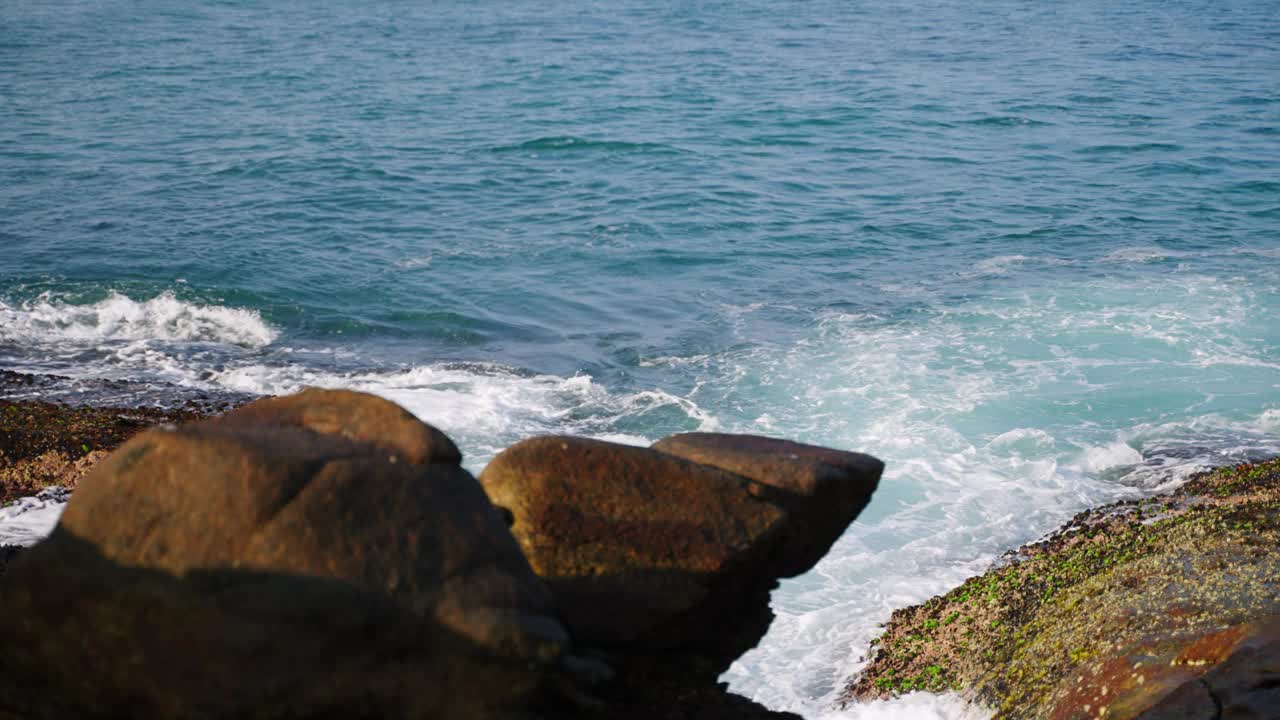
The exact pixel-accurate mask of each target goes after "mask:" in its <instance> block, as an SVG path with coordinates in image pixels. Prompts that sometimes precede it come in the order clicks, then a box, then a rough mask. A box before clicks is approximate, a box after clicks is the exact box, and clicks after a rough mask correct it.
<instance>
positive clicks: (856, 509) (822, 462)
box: [653, 432, 884, 576]
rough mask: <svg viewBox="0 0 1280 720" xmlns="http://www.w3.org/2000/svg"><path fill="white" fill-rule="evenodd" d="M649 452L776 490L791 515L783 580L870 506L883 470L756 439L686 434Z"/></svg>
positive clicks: (870, 460) (825, 451)
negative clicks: (666, 455)
mask: <svg viewBox="0 0 1280 720" xmlns="http://www.w3.org/2000/svg"><path fill="white" fill-rule="evenodd" d="M653 449H654V450H659V451H661V452H664V453H667V454H669V455H675V456H676V457H681V458H684V459H686V460H692V461H694V462H697V463H702V464H703V465H711V466H713V467H718V468H721V469H723V470H728V471H729V472H732V473H736V474H738V475H741V476H743V477H746V478H750V479H751V480H754V481H756V482H758V483H762V484H764V485H767V486H769V487H772V488H776V489H777V490H780V491H781V492H776V493H773V494H772V495H771V496H770V499H771V500H773V501H774V502H776V503H778V504H779V505H781V506H782V507H784V508H786V509H787V512H788V514H789V516H790V517H789V520H788V523H787V529H786V538H787V542H786V544H785V545H784V547H783V548H782V551H781V553H780V561H781V563H782V564H781V565H780V566H779V572H781V574H783V575H784V576H790V575H798V574H800V573H802V572H805V571H807V570H808V569H809V568H811V567H813V566H814V564H816V563H817V562H818V561H819V560H821V559H822V558H823V556H825V555H826V554H827V551H828V550H830V549H831V545H832V544H833V543H835V541H836V540H838V539H839V538H840V536H841V534H843V533H844V530H845V528H847V527H848V526H849V523H851V522H853V520H854V518H856V517H858V513H860V512H862V509H863V508H865V507H866V506H867V503H868V502H870V500H871V494H872V493H873V492H875V489H876V486H877V485H878V484H879V482H880V474H881V473H882V472H883V471H884V463H883V462H881V461H880V460H878V459H876V458H874V457H871V456H870V455H864V454H862V453H855V452H846V451H844V450H835V449H833V448H827V447H820V446H817V445H806V444H804V443H798V442H792V441H790V440H781V439H777V438H769V437H761V436H759V435H731V434H727V433H704V432H695V433H684V434H680V435H672V436H671V437H668V438H664V439H662V440H659V441H658V442H656V443H654V444H653Z"/></svg>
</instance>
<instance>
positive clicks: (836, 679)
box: [0, 0, 1280, 717]
mask: <svg viewBox="0 0 1280 720" xmlns="http://www.w3.org/2000/svg"><path fill="white" fill-rule="evenodd" d="M881 5H882V4H870V3H860V2H838V3H837V2H822V1H815V2H804V3H764V2H733V3H698V4H693V3H642V2H634V3H633V2H621V1H619V2H597V3H586V2H580V3H556V2H551V3H548V2H538V3H525V2H494V3H486V4H483V5H482V6H481V7H476V6H474V5H472V4H463V3H430V4H416V3H398V2H397V3H384V4H377V5H374V6H366V5H365V4H353V3H314V2H283V1H282V2H266V3H257V2H235V1H226V2H192V3H174V2H141V3H97V2H95V3H90V2H74V1H70V0H68V1H66V2H47V3H6V4H4V5H2V6H0V367H4V368H10V369H25V370H38V371H45V372H56V373H62V374H67V375H72V376H77V377H96V378H102V377H106V378H122V379H132V380H144V381H152V380H154V381H164V382H169V383H177V384H179V385H183V386H189V387H195V388H200V389H204V390H215V391H216V390H232V391H248V392H282V391H288V390H292V389H296V388H298V387H301V386H302V385H305V384H319V385H326V386H348V387H357V388H362V389H366V390H370V391H373V392H378V393H380V394H383V395H386V396H388V397H391V398H393V399H396V400H398V401H400V402H402V403H404V404H405V405H406V406H407V407H409V408H410V409H412V410H413V411H414V412H416V413H418V414H419V415H421V416H422V417H424V418H426V419H428V420H430V421H432V422H434V423H437V424H439V425H440V426H441V427H442V428H444V429H446V430H447V431H448V432H450V433H451V434H452V435H454V436H455V437H456V438H458V439H459V441H460V444H461V445H462V447H463V450H464V452H466V453H467V455H468V463H469V465H470V466H471V467H473V468H476V469H478V468H480V467H482V466H483V464H484V462H485V461H486V460H487V459H488V458H489V457H491V456H492V454H493V453H494V452H496V451H497V450H498V449H500V448H501V447H503V446H505V445H506V444H509V443H510V442H512V441H513V440H515V439H518V438H520V437H525V436H528V435H531V434H536V433H543V432H575V433H582V434H588V435H592V436H596V437H606V438H612V439H616V440H621V441H628V442H644V441H648V440H652V439H655V438H657V437H661V436H662V435H665V434H668V433H672V432H678V431H686V430H694V429H699V428H701V429H722V430H733V431H746V432H759V433H767V434H775V435H782V436H787V437H793V438H798V439H801V440H807V441H810V442H820V443H826V444H832V445H836V446H840V447H847V448H852V449H858V450H864V451H868V452H872V453H875V454H877V455H879V456H881V457H883V458H884V459H885V460H886V461H888V467H889V470H888V472H887V475H886V481H885V483H884V485H883V488H882V490H881V491H880V493H879V495H878V496H877V498H876V500H875V501H874V502H873V504H872V505H871V506H870V508H869V509H868V510H867V512H866V513H865V514H864V516H863V517H862V518H861V519H860V520H859V521H858V523H857V524H855V526H854V527H853V528H852V529H851V530H850V532H849V533H848V534H847V535H846V536H845V538H844V539H842V540H841V542H840V543H839V544H838V545H837V546H836V548H835V549H834V551H833V553H832V555H831V556H830V557H829V558H828V559H827V560H826V561H824V563H823V564H822V565H821V566H820V567H819V568H818V569H817V570H816V571H815V572H813V573H811V574H810V575H808V576H806V577H804V578H800V579H798V580H795V581H790V582H788V583H786V584H784V586H783V588H782V589H781V590H780V591H779V592H778V593H777V594H776V595H775V609H776V611H777V612H778V615H779V618H778V621H777V622H776V623H775V625H774V628H773V630H772V631H771V633H770V635H769V637H768V638H766V640H765V642H764V643H763V644H762V646H761V648H759V649H757V650H756V651H753V652H752V653H749V654H748V655H747V656H746V657H744V658H743V659H742V660H741V661H740V662H739V663H738V664H737V665H735V667H734V668H733V669H732V670H731V671H730V672H729V674H728V676H727V678H726V679H728V680H729V681H730V682H731V684H732V686H733V688H734V689H735V690H737V691H739V692H742V693H744V694H747V695H750V696H753V697H757V698H759V699H760V700H761V701H763V702H765V703H767V704H769V705H770V706H773V707H777V708H784V709H794V710H797V711H800V712H802V713H804V714H805V715H807V716H809V717H817V716H820V715H824V714H826V713H828V712H831V700H832V698H833V696H834V693H835V692H836V691H837V690H838V688H839V685H840V683H841V682H842V680H843V679H844V678H845V677H846V676H847V675H848V674H849V673H850V672H852V671H854V670H856V669H857V667H858V666H859V664H860V657H861V656H862V654H863V653H865V652H866V649H867V647H868V643H869V641H870V639H871V638H872V637H873V636H874V634H875V631H876V624H877V623H878V622H881V621H883V620H884V619H885V618H886V617H887V616H888V613H889V612H890V611H891V610H892V609H893V608H894V607H898V606H901V605H904V604H907V603H910V602H913V601H916V600H919V599H922V598H924V597H927V596H928V595H930V594H932V593H934V592H937V591H939V590H942V589H945V588H946V587H948V586H949V585H950V584H953V583H955V582H957V581H958V580H960V579H962V578H963V577H965V576H966V575H968V574H972V573H975V572H979V571H981V570H982V569H983V568H984V567H985V565H986V564H987V563H989V562H990V561H991V560H992V559H993V558H994V557H995V556H997V555H998V554H999V553H1000V552H1001V551H1003V550H1004V549H1006V548H1008V547H1010V546H1013V545H1016V544H1018V543H1020V542H1023V541H1026V540H1029V539H1032V538H1034V537H1036V536H1037V535H1039V534H1040V533H1042V532H1044V531H1046V530H1048V529H1051V528H1052V527H1053V526H1055V525H1056V524H1057V523H1058V522H1061V521H1062V520H1063V519H1064V518H1066V517H1068V516H1069V515H1070V514H1072V513H1073V512H1075V511H1077V510H1079V509H1081V508H1082V507H1085V506H1087V505H1090V504H1095V503H1099V502H1103V501H1107V500H1111V499H1114V498H1118V497H1129V496H1133V495H1136V494H1140V493H1144V492H1151V491H1152V490H1153V489H1156V488H1159V487H1162V486H1167V485H1169V484H1170V483H1173V482H1176V481H1177V480H1178V479H1179V478H1181V477H1184V476H1185V474H1186V473H1187V472H1189V471H1190V470H1192V469H1194V468H1196V467H1202V466H1204V465H1206V464H1210V463H1218V462H1225V461H1232V460H1240V459H1245V458H1248V457H1257V456H1261V455H1266V454H1275V453H1278V452H1280V439H1278V438H1280V322H1277V321H1276V318H1277V313H1278V312H1280V13H1277V12H1276V8H1275V5H1274V3H1271V2H1261V1H1257V2H1252V1H1243V2H1214V3H1209V2H1172V3H1171V2H1137V3H1127V4H1125V6H1124V7H1113V5H1114V4H1113V3H1103V2H1096V1H1088V2H1080V3H1072V4H1070V5H1069V6H1063V5H1062V4H1048V3H1040V2H1030V1H1028V0H1001V1H994V2H983V3H972V2H967V3H961V2H953V1H949V0H939V1H936V2H916V3H903V4H896V5H895V6H893V7H882V6H881ZM957 712H959V711H958V710H956V709H955V707H954V703H950V702H949V701H947V700H941V699H937V700H928V701H925V700H910V701H903V702H899V703H896V704H893V703H891V704H883V705H875V706H871V707H868V708H858V709H855V710H852V711H849V712H847V713H844V715H845V716H868V717H870V716H875V717H890V716H902V717H952V716H954V715H955V713H957Z"/></svg>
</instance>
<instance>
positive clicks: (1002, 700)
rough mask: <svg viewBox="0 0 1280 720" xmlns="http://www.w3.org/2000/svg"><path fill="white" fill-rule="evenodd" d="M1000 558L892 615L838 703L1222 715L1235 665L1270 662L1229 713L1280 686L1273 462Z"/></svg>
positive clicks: (1110, 509)
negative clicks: (949, 696) (918, 694)
mask: <svg viewBox="0 0 1280 720" xmlns="http://www.w3.org/2000/svg"><path fill="white" fill-rule="evenodd" d="M1006 560H1007V562H1005V563H1003V564H1002V565H1000V566H997V567H996V568H994V569H992V570H991V571H989V572H988V573H986V574H985V575H982V576H979V577H975V578H971V579H970V580H968V581H966V582H965V583H964V584H963V585H961V586H960V587H958V588H956V589H954V590H952V591H951V592H949V593H947V594H946V595H943V596H940V597H935V598H933V599H931V600H929V601H927V602H925V603H923V604H921V605H917V606H914V607H910V608H905V609H903V610H899V611H897V612H895V613H894V614H893V617H892V618H891V619H890V622H889V624H888V626H887V628H886V630H885V633H884V635H883V636H882V637H881V638H880V639H879V640H878V641H877V643H876V648H875V655H874V657H873V658H872V660H871V662H870V664H869V665H868V666H867V667H866V668H865V669H864V670H863V672H862V673H860V674H859V675H858V676H856V677H855V678H853V680H852V681H851V683H850V684H849V686H848V688H847V689H846V692H845V701H846V702H855V701H859V700H865V699H872V698H881V697H890V696H893V695H897V694H901V693H904V692H910V691H914V690H929V691H945V690H955V691H959V692H961V693H963V694H965V695H967V696H968V697H970V698H972V699H974V700H975V701H977V702H980V703H982V704H984V705H987V706H990V707H991V708H993V709H994V710H995V711H996V712H995V714H996V717H997V718H1054V719H1055V720H1065V719H1067V718H1084V717H1108V718H1125V717H1157V716H1165V715H1167V714H1168V713H1170V712H1179V713H1183V714H1184V715H1185V716H1186V717H1200V716H1202V713H1201V712H1200V711H1199V710H1196V708H1197V707H1198V708H1200V709H1201V710H1203V709H1204V708H1209V710H1205V713H1207V714H1203V716H1204V717H1216V715H1215V714H1214V713H1216V712H1217V709H1215V708H1217V707H1218V706H1219V705H1221V703H1222V697H1219V696H1218V695H1222V693H1225V692H1226V691H1225V690H1224V691H1222V693H1217V694H1215V687H1218V686H1215V685H1214V683H1215V682H1219V683H1220V684H1221V683H1228V682H1229V681H1230V678H1227V677H1225V676H1226V675H1230V673H1229V672H1227V671H1228V670H1229V668H1230V667H1232V666H1233V663H1234V665H1240V666H1249V667H1253V668H1262V670H1261V672H1263V674H1264V675H1266V673H1269V672H1272V671H1274V677H1272V676H1269V675H1267V676H1265V677H1262V679H1260V680H1258V681H1257V682H1256V683H1254V684H1255V685H1257V687H1258V688H1260V689H1259V690H1257V691H1256V692H1254V694H1253V695H1249V693H1245V694H1244V695H1240V694H1239V693H1237V695H1238V696H1239V697H1236V696H1232V697H1233V698H1234V699H1233V700H1232V702H1236V703H1237V704H1238V705H1239V707H1242V708H1247V707H1249V706H1250V703H1253V704H1255V705H1256V704H1257V703H1267V702H1271V700H1270V699H1269V696H1266V697H1264V695H1259V694H1258V693H1264V694H1265V693H1266V692H1272V691H1269V690H1267V688H1269V687H1272V688H1274V687H1280V684H1277V681H1280V667H1278V666H1276V665H1275V657H1274V656H1275V655H1276V654H1277V653H1278V652H1280V645H1278V644H1277V643H1275V642H1273V641H1272V640H1269V639H1268V638H1273V637H1274V636H1275V634H1276V631H1275V628H1276V627H1277V624H1276V620H1275V617H1276V616H1277V615H1280V581H1278V580H1277V578H1280V459H1276V460H1271V461H1268V462H1263V463H1257V464H1244V465H1237V466H1233V467H1227V468H1220V469H1218V470H1214V471H1211V472H1208V473H1203V474H1201V475H1198V476H1196V477H1194V478H1192V479H1191V480H1190V481H1189V482H1188V483H1186V484H1185V485H1184V486H1182V487H1181V488H1180V489H1179V490H1177V491H1175V492H1174V493H1172V494H1169V495H1164V496H1157V497H1153V498H1148V499H1146V500H1142V501H1128V502H1122V503H1116V504H1114V505H1109V506H1106V507H1103V508H1098V509H1095V510H1090V511H1087V512H1084V513H1081V514H1080V515H1078V516H1076V517H1075V518H1073V519H1072V521H1071V522H1069V523H1067V524H1066V525H1065V526H1063V528H1061V529H1060V530H1058V531H1057V532H1055V533H1054V534H1052V535H1050V536H1049V537H1047V538H1046V539H1044V540H1042V541H1041V542H1038V543H1034V544H1032V545H1028V546H1025V547H1023V548H1021V549H1019V550H1018V551H1016V552H1014V553H1011V554H1010V555H1009V556H1008V557H1007V558H1006ZM1242 653H1243V654H1244V655H1242ZM1246 655H1247V656H1248V657H1249V658H1250V660H1249V662H1248V663H1245V662H1244V661H1243V660H1241V658H1242V657H1245V656H1246ZM1233 658H1235V660H1233ZM1264 658H1271V660H1264ZM1268 663H1270V664H1268ZM1267 668H1271V669H1270V670H1268V669H1267ZM1250 672H1254V671H1253V670H1251V671H1250ZM1237 675H1238V674H1237ZM1215 678H1218V679H1217V680H1215ZM1268 678H1270V679H1268ZM1273 694H1274V692H1273ZM1179 698H1181V700H1179ZM1274 700H1275V702H1277V703H1280V697H1276V698H1275V699H1274ZM1179 702H1182V704H1181V705H1177V703H1179ZM1171 704H1172V705H1177V707H1176V708H1174V707H1172V705H1171ZM1277 707H1280V705H1278V706H1277ZM1150 713H1156V714H1150ZM1181 716H1183V715H1179V717H1181ZM1264 716H1265V715H1264ZM1260 717H1262V716H1260Z"/></svg>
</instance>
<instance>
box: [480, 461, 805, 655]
mask: <svg viewBox="0 0 1280 720" xmlns="http://www.w3.org/2000/svg"><path fill="white" fill-rule="evenodd" d="M480 482H481V484H483V485H484V489H485V492H487V493H488V494H489V497H490V499H491V500H492V501H493V502H494V504H496V505H498V506H500V507H503V508H506V509H507V510H509V511H510V512H511V515H512V518H513V523H512V526H511V531H512V533H513V534H514V535H515V537H516V539H517V540H518V541H519V543H520V547H521V549H523V550H524V553H525V556H526V557H528V558H529V562H530V564H531V565H532V566H533V569H534V571H536V572H537V573H538V575H539V576H540V577H542V578H543V579H544V580H545V581H546V582H547V584H548V585H550V587H551V589H552V591H553V592H554V594H555V597H556V601H557V603H558V604H559V606H560V610H561V613H562V617H563V618H564V620H565V622H566V624H567V625H568V626H569V629H570V632H571V633H572V634H573V636H574V639H575V640H576V641H578V642H580V643H586V644H588V645H596V646H607V647H617V646H623V645H626V646H628V647H631V648H634V649H641V648H670V647H674V646H678V645H681V644H688V643H690V642H691V641H696V639H697V638H698V637H700V636H704V635H707V634H711V635H715V634H720V633H722V632H723V630H724V627H725V624H726V622H730V621H732V620H733V619H734V618H733V615H734V614H735V613H736V612H737V611H738V610H739V609H740V608H738V607H737V603H738V602H739V601H741V600H742V599H744V598H745V596H746V595H747V594H748V589H749V588H754V587H756V586H758V585H760V584H761V583H766V584H769V583H772V580H773V578H772V577H766V576H767V575H768V570H767V568H768V567H769V564H770V563H771V561H772V558H773V554H774V552H775V550H776V548H777V541H778V539H779V537H780V533H781V530H782V528H783V525H784V524H785V522H786V519H787V513H786V511H785V510H783V509H782V508H781V507H779V506H778V505H776V504H774V503H771V502H769V501H768V500H765V499H763V498H762V496H761V495H762V494H761V490H762V486H760V485H759V484H758V483H755V482H753V481H750V480H747V479H746V478H743V477H741V476H738V475H734V474H732V473H728V472H725V471H723V470H719V469H717V468H713V467H708V466H705V465H699V464H697V463H693V462H689V461H688V460H683V459H681V458H677V457H674V456H671V455H668V454H665V453H660V452H657V451H655V450H650V449H648V448H639V447H632V446H628V445H618V444H614V443H608V442H601V441H598V440H588V439H584V438H576V437H558V436H553V437H540V438H533V439H530V440H525V441H523V442H519V443H517V444H515V445H513V446H511V447H510V448H507V449H506V450H504V451H503V452H501V453H499V454H498V455H497V457H495V458H494V459H493V460H492V461H491V462H490V463H489V465H488V467H486V468H485V469H484V472H482V473H481V474H480Z"/></svg>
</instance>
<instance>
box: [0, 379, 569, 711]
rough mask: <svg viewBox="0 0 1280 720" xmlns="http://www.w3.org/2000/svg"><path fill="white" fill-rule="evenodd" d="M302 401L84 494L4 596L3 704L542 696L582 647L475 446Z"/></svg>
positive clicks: (457, 706) (213, 430) (176, 434)
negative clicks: (506, 518) (484, 485)
mask: <svg viewBox="0 0 1280 720" xmlns="http://www.w3.org/2000/svg"><path fill="white" fill-rule="evenodd" d="M283 400H284V401H277V400H267V401H260V403H255V404H252V405H249V406H246V407H244V408H242V409H241V410H238V411H236V412H234V413H231V414H230V415H228V416H226V417H224V418H221V419H218V420H214V421H206V422H202V423H196V424H192V425H187V426H182V427H178V428H171V429H157V430H150V431H147V432H144V433H143V434H141V435H139V436H137V437H135V438H134V439H133V440H131V441H129V442H128V443H126V444H125V445H124V446H122V447H121V448H120V449H119V450H118V451H117V452H115V453H114V454H112V455H111V456H110V457H109V458H107V459H106V460H104V461H103V462H102V463H100V464H99V465H98V466H97V467H96V468H95V469H94V470H93V472H91V473H90V474H89V476H87V477H86V478H84V479H83V480H82V481H81V483H80V487H79V488H78V489H77V490H76V492H75V494H74V495H73V496H72V498H71V501H70V503H69V504H68V506H67V509H66V511H65V513H64V514H63V516H62V520H61V522H60V524H59V526H58V528H57V529H56V530H55V532H54V533H53V535H52V536H50V538H48V539H47V540H45V541H44V542H42V543H40V544H39V545H37V546H35V547H33V548H31V549H30V550H27V551H26V552H24V553H23V554H22V556H21V557H20V558H19V559H18V560H17V561H16V562H15V563H14V564H13V565H12V566H11V568H10V569H9V571H8V572H7V573H6V577H5V578H4V582H3V583H0V604H3V606H4V607H5V608H6V612H5V613H4V615H3V616H0V645H3V646H4V647H6V648H11V649H13V651H12V652H6V653H5V654H4V656H3V657H0V710H8V711H10V712H14V713H16V714H18V715H20V716H31V717H70V716H76V717H116V716H120V715H122V714H127V715H129V716H131V717H192V718H233V717H234V718H240V717H328V716H333V715H334V714H341V715H343V716H347V717H379V718H381V717H396V718H399V717H405V718H416V717H423V718H427V717H430V718H486V717H510V716H511V713H512V712H514V710H513V709H514V708H518V707H522V706H523V704H524V703H525V702H526V701H527V699H528V698H529V697H531V696H532V695H533V694H535V693H536V692H537V691H538V688H539V686H540V685H541V683H542V682H543V680H544V678H545V676H546V675H547V674H548V673H549V672H550V671H551V669H552V668H553V667H554V666H555V665H556V664H557V663H559V662H560V661H561V659H562V656H563V655H564V653H565V651H566V649H567V647H568V638H567V636H566V634H565V632H564V629H563V628H562V626H561V625H560V624H559V622H558V621H557V620H556V619H555V617H554V609H553V605H552V599H551V597H550V595H549V593H548V592H547V590H546V588H545V587H544V586H543V585H542V584H541V583H540V582H539V581H538V579H537V578H536V577H535V576H534V574H533V572H532V571H531V570H530V568H529V566H528V563H527V562H526V561H525V559H524V558H523V557H522V556H521V554H520V551H519V548H518V547H517V545H516V543H515V541H514V540H513V538H512V537H511V535H510V533H509V532H508V531H507V529H506V527H505V523H504V522H503V520H502V518H501V516H500V515H499V514H498V512H497V511H496V510H494V508H493V507H492V506H491V505H490V504H489V502H488V500H487V499H486V498H485V495H484V493H483V492H482V490H481V488H480V486H479V485H478V484H477V483H476V481H475V479H474V478H472V477H471V476H470V474H468V473H467V472H466V471H465V470H463V469H462V468H461V467H459V466H458V464H457V460H458V454H457V450H456V447H454V446H453V444H452V443H451V442H449V441H448V439H447V438H445V437H444V436H443V434H441V433H439V431H437V430H435V429H434V428H430V427H428V426H426V425H424V424H421V423H419V422H418V421H416V420H413V419H412V417H411V416H408V415H407V413H404V411H402V410H400V409H399V408H398V407H396V406H394V405H392V404H391V403H388V402H386V401H384V400H380V399H378V398H373V397H371V396H364V395H358V394H354V393H330V392H323V391H309V392H307V393H304V394H302V395H300V396H297V397H295V398H285V399H283ZM86 669H92V671H91V672H86ZM5 705H8V707H5Z"/></svg>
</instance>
